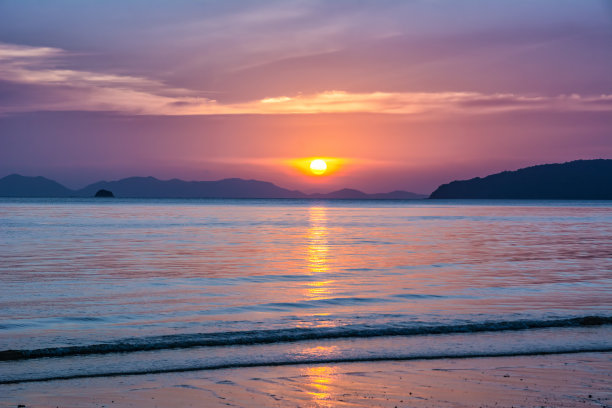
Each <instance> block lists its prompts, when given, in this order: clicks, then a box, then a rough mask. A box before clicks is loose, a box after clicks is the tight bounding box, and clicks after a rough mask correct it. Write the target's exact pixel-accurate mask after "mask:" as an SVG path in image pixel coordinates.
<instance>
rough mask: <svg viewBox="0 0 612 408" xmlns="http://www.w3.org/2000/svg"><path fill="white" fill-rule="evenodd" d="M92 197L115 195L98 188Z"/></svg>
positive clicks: (111, 196)
mask: <svg viewBox="0 0 612 408" xmlns="http://www.w3.org/2000/svg"><path fill="white" fill-rule="evenodd" d="M94 197H100V198H114V197H115V195H114V194H113V192H112V191H108V190H104V189H102V190H98V191H97V192H96V194H95V195H94Z"/></svg>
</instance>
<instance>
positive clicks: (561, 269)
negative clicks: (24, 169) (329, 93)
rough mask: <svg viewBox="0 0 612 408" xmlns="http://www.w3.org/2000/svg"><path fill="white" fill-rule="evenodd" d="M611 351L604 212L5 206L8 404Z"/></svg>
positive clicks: (1, 218) (111, 203) (432, 204)
mask: <svg viewBox="0 0 612 408" xmlns="http://www.w3.org/2000/svg"><path fill="white" fill-rule="evenodd" d="M587 350H588V351H611V350H612V202H610V201H599V202H580V201H478V200H476V201H437V200H422V201H308V200H136V199H134V200H121V199H0V385H2V384H13V383H20V382H27V381H41V380H48V379H61V378H75V377H90V376H92V377H94V376H106V375H127V374H139V373H154V372H174V371H189V370H207V369H214V368H220V367H238V368H239V367H249V366H260V365H262V366H263V365H285V364H297V363H308V362H313V363H314V362H341V361H375V360H390V359H417V358H428V359H432V358H445V357H477V356H490V355H529V354H540V353H563V352H580V351H587Z"/></svg>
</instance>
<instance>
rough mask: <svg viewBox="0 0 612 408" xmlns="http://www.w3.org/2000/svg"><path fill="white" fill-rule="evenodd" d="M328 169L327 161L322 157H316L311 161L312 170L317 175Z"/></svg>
mask: <svg viewBox="0 0 612 408" xmlns="http://www.w3.org/2000/svg"><path fill="white" fill-rule="evenodd" d="M326 170H327V163H325V160H322V159H314V160H313V161H311V162H310V171H311V172H312V173H313V174H316V175H317V176H320V175H322V174H323V173H325V171H326Z"/></svg>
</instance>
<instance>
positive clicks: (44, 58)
mask: <svg viewBox="0 0 612 408" xmlns="http://www.w3.org/2000/svg"><path fill="white" fill-rule="evenodd" d="M68 56H69V53H68V52H66V51H65V50H62V49H58V48H51V47H31V46H20V45H13V44H2V43H0V61H1V62H2V63H1V64H0V81H4V82H5V83H9V84H11V85H12V88H11V89H12V92H19V86H22V87H23V88H24V89H26V88H27V89H29V90H31V88H32V87H37V89H38V94H39V95H42V94H44V96H45V97H44V98H43V97H38V98H37V97H36V93H32V92H30V95H31V97H29V98H12V99H11V100H8V98H6V99H7V100H5V101H1V104H0V113H5V114H6V113H11V112H24V111H67V110H82V111H117V112H122V113H126V114H150V115H232V114H314V113H351V112H365V113H385V114H402V115H426V114H436V115H437V114H486V113H499V112H505V111H516V110H553V111H610V110H612V105H611V101H612V95H607V94H602V95H595V96H593V95H590V96H582V95H577V94H572V95H559V96H544V95H521V94H513V93H497V94H485V93H481V92H360V93H358V92H346V91H342V90H331V91H326V92H319V93H313V94H297V95H291V96H289V95H271V96H269V97H266V98H263V99H258V100H253V101H247V102H241V103H221V102H218V101H217V100H214V99H211V98H208V97H206V96H204V95H201V93H200V92H197V91H194V90H190V89H184V88H177V87H171V86H168V85H166V84H165V83H163V82H162V81H158V80H153V79H149V78H145V77H140V76H133V75H124V74H117V73H105V72H95V71H88V70H78V69H70V68H65V67H64V66H62V62H63V59H64V58H66V57H68ZM15 86H17V88H15ZM15 89H17V90H16V91H15Z"/></svg>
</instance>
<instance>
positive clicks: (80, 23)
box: [0, 0, 612, 193]
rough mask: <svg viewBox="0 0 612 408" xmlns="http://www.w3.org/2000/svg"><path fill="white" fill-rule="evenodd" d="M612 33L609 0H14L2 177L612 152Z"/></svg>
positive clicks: (251, 171) (291, 181)
mask: <svg viewBox="0 0 612 408" xmlns="http://www.w3.org/2000/svg"><path fill="white" fill-rule="evenodd" d="M611 44H612V2H609V1H599V0H572V1H570V0H541V1H537V2H534V1H515V0H513V1H510V0H509V1H487V0H480V1H476V0H466V1H461V2H456V1H451V0H447V1H442V0H415V1H403V0H401V1H400V0H398V1H390V0H389V1H359V2H357V1H333V2H329V1H291V0H289V1H280V0H279V1H223V2H219V1H214V2H213V1H203V2H196V1H172V2H169V1H151V0H147V1H144V0H141V1H130V2H123V1H106V2H82V1H76V0H73V1H65V0H56V1H53V2H48V1H30V0H19V1H18V0H4V1H1V2H0V177H2V176H4V175H7V174H10V173H21V174H24V175H44V176H47V177H50V178H54V179H56V180H58V181H60V182H62V183H65V184H66V185H68V186H70V187H80V186H83V185H84V184H87V183H89V182H94V181H97V180H100V179H106V180H109V179H116V178H121V177H127V176H133V175H141V176H148V175H152V176H155V177H159V178H174V177H178V178H183V179H189V180H211V179H220V178H226V177H241V178H248V179H250V178H255V179H261V180H267V181H271V182H274V183H276V184H278V185H280V186H282V187H286V188H291V189H301V190H304V191H307V192H312V191H322V192H325V191H331V190H333V189H337V188H344V187H348V188H358V189H361V190H364V191H367V192H381V191H390V190H395V189H402V190H409V191H415V192H422V193H428V192H431V191H432V190H433V189H434V188H435V187H436V186H437V185H439V184H441V183H444V182H448V181H450V180H453V179H458V178H471V177H476V176H484V175H486V174H489V173H492V172H497V171H501V170H506V169H516V168H519V167H524V166H527V165H533V164H539V163H550V162H563V161H568V160H574V159H589V158H612V47H611V46H610V45H611ZM312 157H325V158H330V159H331V160H332V161H330V163H331V164H332V168H331V169H330V171H328V172H326V174H325V175H324V176H320V177H318V176H313V175H312V174H311V173H310V174H309V173H308V172H304V171H301V170H300V168H301V167H300V165H295V163H301V162H300V160H302V161H303V160H306V159H307V158H312ZM334 160H335V161H334Z"/></svg>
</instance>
